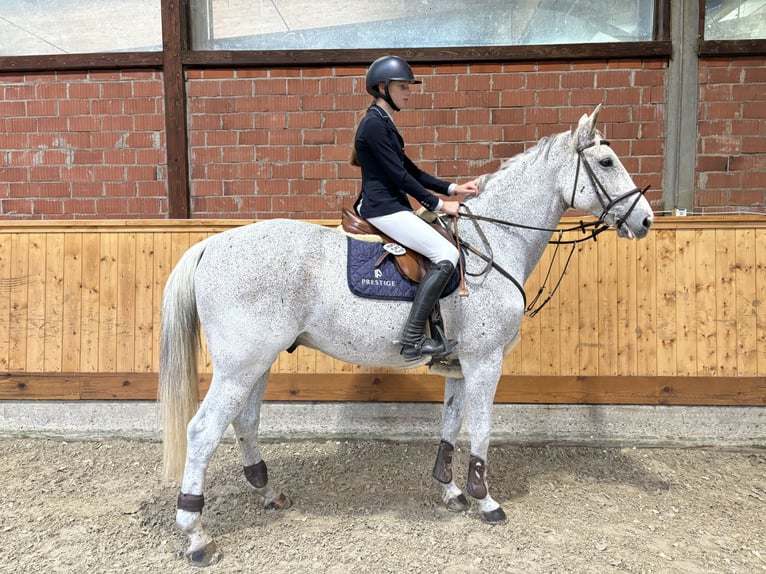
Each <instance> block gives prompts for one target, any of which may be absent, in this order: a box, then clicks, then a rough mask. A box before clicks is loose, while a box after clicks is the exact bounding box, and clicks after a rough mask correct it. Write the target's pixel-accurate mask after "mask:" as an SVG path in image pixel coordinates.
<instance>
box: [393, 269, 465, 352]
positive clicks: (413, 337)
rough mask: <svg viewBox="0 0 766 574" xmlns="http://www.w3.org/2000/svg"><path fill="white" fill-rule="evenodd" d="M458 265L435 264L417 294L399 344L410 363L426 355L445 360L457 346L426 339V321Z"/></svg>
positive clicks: (453, 343) (451, 343)
mask: <svg viewBox="0 0 766 574" xmlns="http://www.w3.org/2000/svg"><path fill="white" fill-rule="evenodd" d="M454 271H455V266H454V265H452V263H451V262H449V261H447V260H445V261H439V262H438V263H435V264H432V265H431V268H430V269H429V270H428V273H426V275H425V277H423V280H422V281H421V282H420V285H419V286H418V290H417V292H416V293H415V300H414V301H413V302H412V308H411V309H410V316H409V317H408V318H407V323H406V324H405V326H404V332H403V334H402V338H401V339H400V341H399V343H401V345H402V350H401V355H402V356H403V357H404V358H405V359H406V360H408V361H415V360H417V359H420V358H422V357H423V356H424V355H428V356H431V357H445V356H447V355H448V354H449V353H450V352H451V351H452V349H453V348H454V347H455V344H456V343H455V342H454V341H447V345H446V346H445V343H444V342H442V341H436V340H434V339H430V338H427V337H426V335H425V331H426V320H427V319H428V316H429V315H430V314H431V311H432V310H433V308H434V305H436V302H437V301H438V300H439V296H440V295H441V294H442V291H444V287H445V286H446V285H447V283H448V282H449V279H450V277H452V273H453V272H454Z"/></svg>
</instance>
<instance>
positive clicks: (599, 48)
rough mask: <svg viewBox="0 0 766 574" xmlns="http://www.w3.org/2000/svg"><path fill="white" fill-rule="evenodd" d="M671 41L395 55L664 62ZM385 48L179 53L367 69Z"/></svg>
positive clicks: (224, 61)
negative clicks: (655, 60) (658, 60)
mask: <svg viewBox="0 0 766 574" xmlns="http://www.w3.org/2000/svg"><path fill="white" fill-rule="evenodd" d="M671 50H672V45H671V43H670V42H669V41H647V42H605V43H586V44H551V45H522V46H478V47H468V48H463V47H456V48H403V49H399V50H397V54H400V55H401V56H402V57H404V58H406V59H407V61H408V62H410V63H417V64H438V63H445V62H446V63H452V62H530V61H562V60H603V59H605V58H606V59H610V60H614V59H620V58H632V59H635V58H644V59H667V58H669V57H670V56H671ZM386 53H388V52H387V51H386V50H372V49H362V50H261V51H250V50H231V51H226V50H209V51H204V50H193V51H185V52H184V53H183V63H184V65H185V66H190V67H213V66H217V67H259V66H265V67H268V66H310V65H324V66H326V65H327V63H328V62H331V63H333V64H338V65H365V66H366V65H368V64H369V63H370V62H371V61H373V60H374V59H375V58H378V57H379V56H382V55H385V54H386Z"/></svg>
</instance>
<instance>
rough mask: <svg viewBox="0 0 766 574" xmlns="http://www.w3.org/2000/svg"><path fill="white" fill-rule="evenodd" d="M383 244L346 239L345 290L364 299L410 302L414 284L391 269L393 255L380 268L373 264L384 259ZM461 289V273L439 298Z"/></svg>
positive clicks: (392, 267)
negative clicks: (346, 279)
mask: <svg viewBox="0 0 766 574" xmlns="http://www.w3.org/2000/svg"><path fill="white" fill-rule="evenodd" d="M383 253H384V250H383V244H382V243H370V242H367V241H359V240H357V239H352V238H351V237H349V238H348V264H347V276H348V287H349V289H351V292H352V293H353V294H354V295H357V296H359V297H365V298H367V299H384V300H387V301H412V300H413V299H414V298H415V292H416V291H417V289H418V285H417V283H413V282H412V281H410V280H409V279H407V278H405V277H402V275H401V274H400V273H399V271H398V270H397V268H396V265H394V257H395V256H394V255H390V254H389V255H388V256H387V257H386V258H385V259H384V260H383V262H382V263H381V264H380V266H379V267H375V262H376V261H378V259H379V258H380V257H381V256H382V255H383ZM459 285H460V272H459V271H458V270H455V273H454V274H453V275H452V277H451V278H450V280H449V282H448V283H447V286H446V287H445V288H444V291H443V292H442V297H446V296H447V295H449V294H451V293H452V292H453V291H455V289H457V288H458V286H459Z"/></svg>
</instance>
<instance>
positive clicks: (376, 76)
mask: <svg viewBox="0 0 766 574" xmlns="http://www.w3.org/2000/svg"><path fill="white" fill-rule="evenodd" d="M420 83H421V82H420V81H419V80H416V79H415V76H414V75H413V73H412V69H411V68H410V66H409V64H407V62H406V61H404V60H403V59H402V58H399V57H397V56H383V57H382V58H378V59H377V60H375V61H374V62H373V63H372V64H371V65H370V67H369V69H368V70H367V76H366V84H367V93H369V94H370V95H371V96H372V97H373V98H374V101H373V103H372V105H371V106H370V107H369V109H368V110H367V114H366V115H365V116H364V118H362V121H361V122H360V123H359V127H358V128H357V131H356V137H355V138H354V150H353V153H352V158H351V163H352V165H356V166H359V167H361V169H362V191H361V193H360V194H359V199H357V202H356V204H355V206H354V207H355V209H356V211H357V213H358V214H359V215H360V216H362V217H363V218H365V219H366V220H368V221H369V222H370V223H371V224H372V225H374V226H375V227H376V228H378V229H379V230H380V231H381V232H383V233H384V234H386V235H388V236H389V237H391V238H392V239H395V240H396V241H397V242H399V243H401V244H402V245H404V246H405V247H408V248H410V249H413V250H414V251H417V252H418V253H421V254H422V255H424V256H426V257H428V259H430V260H431V267H430V269H429V270H428V272H427V273H426V275H425V277H424V278H423V280H422V281H421V282H420V285H419V286H418V290H417V292H416V293H415V300H414V301H413V303H412V308H411V310H410V314H409V317H408V319H407V323H406V324H405V327H404V331H403V333H402V337H401V339H400V340H399V343H400V344H401V345H402V349H401V354H402V356H403V357H404V358H405V359H407V360H417V359H420V358H421V357H422V356H424V355H430V356H432V357H444V356H446V355H448V354H449V353H450V351H451V350H452V348H453V347H454V342H451V341H450V342H448V343H447V345H445V344H444V343H443V342H441V341H438V340H434V339H431V338H426V336H425V326H426V319H427V318H428V315H429V314H430V313H431V311H432V309H433V308H434V305H435V304H436V302H437V301H438V299H439V296H440V295H441V293H442V291H443V290H444V287H445V285H446V284H447V282H448V281H449V278H450V277H451V276H452V273H453V272H454V270H455V265H457V262H458V258H459V254H458V250H457V249H456V248H455V246H454V245H452V244H451V243H450V242H449V241H447V240H446V239H445V238H444V237H442V236H441V235H440V234H439V233H438V232H437V231H436V230H435V229H433V228H432V227H431V225H429V224H428V223H426V222H425V221H424V220H423V219H421V218H420V217H418V216H417V215H415V213H413V211H412V207H411V205H410V202H409V198H408V196H411V197H413V198H414V199H415V200H417V201H418V202H419V203H421V204H422V205H423V206H425V207H426V208H427V209H429V210H430V211H437V212H441V213H445V214H447V215H451V216H453V217H457V216H458V210H459V208H460V201H456V200H448V199H446V198H445V199H440V198H438V197H437V196H436V195H434V194H433V193H431V191H434V192H436V193H439V194H442V195H448V196H466V195H477V194H478V192H479V188H478V180H475V179H474V180H471V181H468V182H466V183H463V184H460V185H458V184H456V183H449V182H446V181H442V180H440V179H438V178H436V177H434V176H432V175H430V174H428V173H426V172H424V171H421V170H420V169H419V168H418V167H417V166H416V165H415V164H414V163H413V162H412V161H411V160H410V159H409V158H408V157H407V156H406V155H405V153H404V140H403V139H402V136H401V135H400V134H399V132H398V131H397V129H396V125H395V124H394V118H393V113H394V112H398V111H399V110H400V109H401V108H403V107H405V106H406V105H407V101H408V100H409V97H410V86H411V85H412V84H420ZM429 190H431V191H429Z"/></svg>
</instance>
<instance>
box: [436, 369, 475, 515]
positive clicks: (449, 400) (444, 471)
mask: <svg viewBox="0 0 766 574" xmlns="http://www.w3.org/2000/svg"><path fill="white" fill-rule="evenodd" d="M464 415H465V386H464V383H463V379H454V378H451V377H447V379H446V382H445V386H444V409H443V410H442V440H441V442H440V443H439V451H438V453H437V455H436V463H435V464H434V470H433V477H434V478H435V479H436V480H437V481H438V482H439V483H441V485H442V500H443V501H444V504H445V505H446V506H447V510H449V511H450V512H462V511H464V510H468V508H469V507H470V504H469V503H468V500H467V499H466V497H465V495H464V494H463V491H462V490H460V488H459V487H458V486H457V485H456V484H455V479H454V478H453V475H452V453H453V451H454V450H455V443H456V442H457V436H458V433H459V432H460V427H461V426H462V424H463V418H464Z"/></svg>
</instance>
